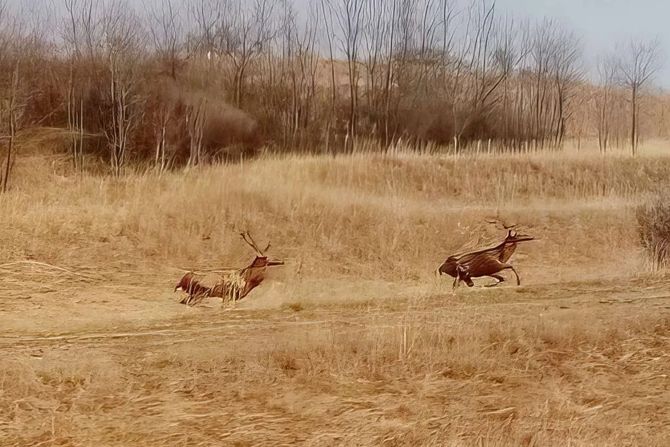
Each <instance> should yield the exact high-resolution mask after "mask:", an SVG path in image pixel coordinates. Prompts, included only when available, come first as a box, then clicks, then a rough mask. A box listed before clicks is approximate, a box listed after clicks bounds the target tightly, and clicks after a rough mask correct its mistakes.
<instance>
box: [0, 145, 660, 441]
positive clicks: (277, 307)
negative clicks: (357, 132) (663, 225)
mask: <svg viewBox="0 0 670 447" xmlns="http://www.w3.org/2000/svg"><path fill="white" fill-rule="evenodd" d="M14 179H15V180H14V189H13V190H12V191H11V192H10V193H9V194H7V195H5V196H2V197H0V273H1V274H0V327H2V329H3V330H2V333H0V349H1V350H2V354H3V355H2V357H1V358H0V440H1V442H0V445H2V446H5V445H9V446H11V445H16V446H25V445H42V446H81V445H104V446H127V445H151V446H173V445H183V446H209V445H240V446H241V445H254V446H255V445H287V444H293V443H303V444H306V445H318V446H330V445H333V446H335V445H388V446H400V445H408V446H409V445H436V446H437V445H491V446H507V445H510V446H511V445H525V446H544V445H572V446H587V445H644V446H649V445H659V446H661V445H668V443H670V429H669V428H668V427H670V405H669V403H670V388H669V385H670V377H669V376H668V374H670V373H669V372H668V371H670V288H668V277H667V275H665V274H664V273H652V272H650V271H649V268H648V266H647V265H646V263H645V259H644V256H643V253H642V251H641V248H640V246H639V241H638V234H637V229H636V220H635V207H636V206H637V205H638V204H640V203H642V202H643V201H644V200H645V199H646V198H647V196H648V195H649V194H651V193H653V192H654V191H656V190H658V189H660V188H664V187H668V183H669V182H670V157H668V156H665V155H663V154H662V152H661V151H659V152H655V153H654V154H652V155H650V154H647V155H643V156H640V157H638V158H635V159H633V158H630V157H628V156H626V155H621V154H612V155H608V156H606V157H601V156H599V155H596V154H594V153H589V152H584V153H576V152H569V151H568V152H566V153H560V152H553V153H538V154H519V155H484V154H482V155H476V156H451V155H427V154H424V155H415V154H405V153H394V154H389V155H372V154H359V155H350V156H338V157H335V158H333V157H327V156H300V157H298V156H286V157H273V156H266V157H262V158H261V159H259V160H255V161H252V162H244V163H241V164H235V165H226V166H217V167H210V168H203V169H200V170H195V171H191V172H188V173H172V174H166V175H163V176H160V177H159V176H157V175H154V174H132V175H129V176H128V177H126V178H123V179H120V180H115V179H111V178H104V177H97V176H93V175H84V176H75V175H72V174H71V173H69V168H68V167H67V164H66V162H65V161H64V160H63V159H62V158H61V157H58V156H54V157H52V158H48V157H43V156H39V157H38V156H35V157H24V158H22V159H20V160H19V162H18V164H17V167H16V171H15V174H14ZM495 216H498V217H500V218H501V219H504V220H505V221H508V222H514V223H519V224H521V225H523V229H524V231H525V232H528V233H530V234H532V235H534V236H536V237H537V238H538V240H537V241H534V242H532V243H527V244H525V245H522V246H520V248H519V250H518V252H517V254H516V255H515V256H514V257H513V258H512V261H513V263H514V264H515V265H516V266H517V269H518V271H519V273H520V275H521V279H522V281H523V285H522V286H521V287H518V288H517V287H515V286H513V285H512V284H511V283H512V282H509V283H506V284H505V285H503V286H500V287H498V288H483V287H480V286H481V285H482V284H486V282H487V281H486V280H481V281H478V285H479V286H478V287H476V288H474V289H467V288H464V287H462V288H460V289H459V290H458V291H457V292H456V293H453V292H452V290H451V280H448V279H444V278H442V279H440V278H437V277H436V276H435V269H436V268H437V266H438V265H439V264H440V263H441V262H442V261H443V260H444V258H445V257H446V256H447V255H449V254H453V253H455V252H458V251H461V250H463V249H465V248H471V247H475V246H480V245H488V244H490V243H492V242H495V241H496V240H499V239H500V238H501V237H502V236H503V234H502V233H501V232H500V231H499V230H496V229H495V228H494V227H493V226H492V225H490V224H487V223H486V220H487V218H491V217H495ZM244 229H248V230H250V231H251V232H252V234H254V235H255V236H256V237H257V239H261V240H262V241H263V242H265V241H267V240H270V241H272V250H271V254H272V255H273V256H277V257H280V258H283V259H285V260H286V261H287V265H286V266H285V267H281V268H277V269H276V270H274V271H273V272H272V274H271V276H270V278H269V280H268V282H267V283H264V284H263V285H262V286H261V287H260V288H259V289H257V290H256V291H254V292H253V293H252V294H251V295H250V296H249V297H248V298H247V299H245V300H244V301H242V302H241V303H239V305H238V307H237V308H236V309H234V310H232V309H222V308H221V307H220V304H219V303H218V302H217V301H208V302H206V303H205V305H203V306H200V307H196V308H187V307H185V306H181V305H179V304H177V295H175V294H173V293H172V288H173V287H174V284H175V282H176V280H177V278H178V277H179V276H180V275H181V274H182V273H183V270H184V269H192V268H193V269H208V268H220V267H228V266H238V265H242V264H244V263H245V262H247V261H248V259H249V258H250V257H251V255H252V254H251V253H250V252H249V249H248V248H247V247H245V246H244V244H243V243H242V242H241V241H240V240H239V236H238V235H237V232H238V230H244Z"/></svg>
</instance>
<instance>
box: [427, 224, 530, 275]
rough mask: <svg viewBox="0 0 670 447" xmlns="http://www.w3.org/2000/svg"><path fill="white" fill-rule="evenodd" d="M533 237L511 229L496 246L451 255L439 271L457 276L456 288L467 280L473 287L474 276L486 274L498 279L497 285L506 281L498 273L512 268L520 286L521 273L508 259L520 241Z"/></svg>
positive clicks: (441, 273) (442, 273)
mask: <svg viewBox="0 0 670 447" xmlns="http://www.w3.org/2000/svg"><path fill="white" fill-rule="evenodd" d="M533 239H534V238H533V237H531V236H527V235H520V234H518V233H517V232H516V231H513V230H509V231H508V233H507V237H506V238H505V240H504V241H503V242H502V243H500V244H499V245H496V246H495V247H492V248H487V249H485V250H479V251H475V252H471V253H465V254H461V255H456V256H449V257H448V258H447V260H446V261H444V263H442V265H441V266H440V268H439V269H438V273H439V274H440V275H444V274H446V275H449V276H451V277H453V278H455V279H454V288H456V287H457V286H458V284H459V283H460V282H461V281H463V282H465V283H466V284H467V285H468V287H472V286H474V283H473V282H472V278H480V277H484V276H490V277H491V278H494V279H496V280H497V281H498V282H497V283H495V284H493V286H497V285H498V284H500V283H502V282H504V281H505V278H504V277H502V276H500V275H499V274H498V273H500V272H502V271H503V270H511V271H512V272H513V273H514V276H516V283H517V285H519V286H520V285H521V279H520V278H519V274H518V272H517V271H516V269H515V268H514V267H513V266H512V265H511V264H509V263H508V261H509V259H510V257H512V255H513V254H514V252H515V251H516V248H517V245H518V244H519V242H526V241H532V240H533Z"/></svg>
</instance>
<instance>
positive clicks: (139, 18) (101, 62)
mask: <svg viewBox="0 0 670 447" xmlns="http://www.w3.org/2000/svg"><path fill="white" fill-rule="evenodd" d="M52 8H53V9H51V10H48V11H47V10H41V11H37V12H36V11H34V10H33V11H29V10H26V9H18V10H17V9H16V8H14V9H13V8H10V7H9V6H8V4H7V3H5V2H3V1H2V0H0V126H2V131H3V133H4V135H5V137H4V138H3V141H4V142H5V144H4V148H3V150H4V155H5V157H4V165H3V166H4V169H3V171H2V174H1V175H2V178H1V179H2V182H1V184H2V186H3V188H4V189H6V187H7V186H6V184H7V181H8V178H9V173H10V167H11V165H12V156H13V144H14V140H15V136H16V133H17V132H18V131H20V130H21V129H23V128H26V127H31V126H49V127H57V128H63V129H66V130H67V137H68V141H69V153H70V155H71V159H72V163H73V166H74V168H75V169H77V170H81V169H84V167H85V164H86V160H87V159H90V158H91V157H97V158H100V159H104V160H106V162H107V163H108V164H109V167H110V169H111V171H112V172H113V173H114V174H115V175H120V174H121V173H122V172H123V171H124V168H125V167H126V166H127V165H128V164H129V163H131V162H141V163H145V164H146V163H148V164H152V165H153V166H155V167H156V169H159V170H165V169H169V168H171V167H174V166H183V165H188V166H195V165H198V164H202V163H206V162H208V161H210V160H216V159H223V158H226V157H236V156H239V155H240V154H248V153H253V151H255V150H258V148H260V147H269V148H273V149H276V150H287V151H315V150H318V151H327V152H330V153H336V152H350V151H354V150H356V148H357V147H358V146H359V145H360V144H362V143H363V142H364V143H366V144H369V143H373V144H374V146H375V147H379V148H380V150H384V149H387V148H389V147H392V146H394V145H397V144H403V145H407V146H410V147H415V148H424V147H426V146H428V145H444V146H449V147H451V149H452V150H455V151H466V150H469V149H471V148H472V147H474V146H475V145H476V146H477V147H481V146H482V145H486V146H487V147H490V146H494V147H496V148H499V149H500V148H501V149H506V150H525V149H536V148H560V147H561V146H562V145H563V144H564V142H565V140H566V138H567V137H573V138H577V139H578V140H579V141H581V139H582V138H590V137H594V136H597V140H598V143H599V146H600V148H601V150H603V151H606V150H608V148H610V147H611V146H613V145H619V146H621V145H624V144H628V145H629V146H630V148H631V151H632V152H633V153H635V152H636V151H637V148H638V145H639V141H640V135H641V131H640V128H641V124H640V123H641V122H642V121H643V120H642V119H641V117H642V116H643V114H642V110H643V109H642V106H643V105H645V104H646V105H647V106H648V107H650V108H651V107H656V108H658V110H659V111H660V112H659V113H660V115H661V116H665V113H664V111H665V105H666V102H665V101H658V98H660V96H658V95H656V96H655V97H654V98H655V99H656V102H654V101H652V100H651V99H650V96H649V95H648V92H649V87H650V86H651V85H652V82H653V80H654V76H655V74H656V73H657V72H658V70H659V68H660V60H661V56H660V54H661V49H660V46H659V44H658V42H656V41H650V42H638V41H630V42H627V43H622V44H618V45H617V46H616V47H615V48H613V49H612V52H611V54H609V55H603V57H602V58H601V59H600V60H599V61H598V62H597V63H595V64H594V63H591V62H590V61H585V59H584V56H583V50H582V42H581V40H580V38H579V36H578V35H577V34H576V33H575V32H574V31H572V30H571V29H570V28H569V26H568V25H566V24H564V23H561V22H558V21H555V20H550V19H543V20H539V21H531V20H527V19H522V18H515V17H510V16H508V15H504V14H501V13H500V11H499V9H498V8H497V7H496V3H495V1H492V0H313V1H311V2H309V4H308V7H307V8H300V9H298V8H297V7H296V5H294V4H293V3H292V1H291V0H251V1H246V0H193V1H186V0H156V1H154V2H151V3H148V4H146V5H145V6H139V7H138V6H135V7H133V6H132V5H131V4H129V3H127V2H124V1H118V0H54V2H53V4H52ZM590 73H597V76H596V77H595V79H593V77H592V76H589V74H590ZM654 125H655V133H656V134H659V135H660V134H663V132H665V129H666V127H667V126H666V123H665V122H664V121H663V119H659V120H658V122H657V123H654Z"/></svg>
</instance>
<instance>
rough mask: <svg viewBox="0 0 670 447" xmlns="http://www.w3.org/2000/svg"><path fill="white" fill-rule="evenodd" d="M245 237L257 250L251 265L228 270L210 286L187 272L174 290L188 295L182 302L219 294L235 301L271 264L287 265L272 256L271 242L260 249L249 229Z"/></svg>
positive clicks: (252, 286) (199, 300)
mask: <svg viewBox="0 0 670 447" xmlns="http://www.w3.org/2000/svg"><path fill="white" fill-rule="evenodd" d="M240 236H242V239H243V240H244V242H246V243H247V244H248V245H249V246H251V248H252V249H253V250H254V251H255V253H256V257H255V259H254V260H253V261H252V262H251V264H249V266H247V267H244V268H241V269H228V270H226V271H223V272H221V273H222V274H221V277H220V279H219V280H218V281H217V282H216V283H215V284H213V285H211V286H206V285H204V284H203V283H202V281H201V280H200V279H198V277H197V275H196V274H194V273H193V272H189V273H186V274H185V275H184V276H183V277H182V278H181V280H180V281H179V283H177V285H176V287H175V289H174V290H175V292H176V291H178V290H181V291H183V292H186V296H185V297H184V298H183V299H182V300H181V301H180V302H181V303H182V304H186V305H189V306H193V305H195V304H198V303H199V302H201V301H202V300H203V299H205V298H209V297H218V298H221V299H222V300H223V302H224V303H225V302H232V303H233V304H234V303H235V302H237V301H238V300H241V299H242V298H244V297H246V296H247V295H249V293H251V291H252V290H254V289H255V288H256V287H258V286H259V285H260V284H261V283H262V282H263V281H264V280H265V274H266V272H267V268H268V267H274V266H278V265H284V261H281V260H274V259H269V258H268V257H267V256H266V255H265V252H267V251H268V250H269V249H270V245H269V244H268V246H267V247H266V248H265V250H261V249H260V248H259V247H258V245H257V244H256V242H255V241H254V240H253V238H252V237H251V235H250V234H249V232H244V233H241V234H240Z"/></svg>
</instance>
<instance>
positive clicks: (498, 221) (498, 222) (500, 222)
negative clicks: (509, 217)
mask: <svg viewBox="0 0 670 447" xmlns="http://www.w3.org/2000/svg"><path fill="white" fill-rule="evenodd" d="M486 223H490V224H491V225H495V226H496V227H497V226H500V227H502V229H503V230H506V231H509V230H513V229H515V228H516V227H517V226H518V224H514V225H507V224H506V223H505V221H504V220H502V219H499V218H497V217H496V218H493V219H492V220H487V221H486Z"/></svg>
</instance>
